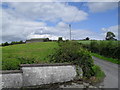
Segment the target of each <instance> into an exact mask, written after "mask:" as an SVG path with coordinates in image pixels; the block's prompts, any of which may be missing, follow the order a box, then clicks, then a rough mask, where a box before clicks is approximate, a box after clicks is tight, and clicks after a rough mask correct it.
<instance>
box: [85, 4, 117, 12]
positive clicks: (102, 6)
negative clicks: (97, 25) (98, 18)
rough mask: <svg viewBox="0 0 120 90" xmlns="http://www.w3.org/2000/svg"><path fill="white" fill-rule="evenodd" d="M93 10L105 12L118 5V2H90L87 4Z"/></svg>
mask: <svg viewBox="0 0 120 90" xmlns="http://www.w3.org/2000/svg"><path fill="white" fill-rule="evenodd" d="M87 6H88V8H89V10H90V11H91V12H94V13H96V12H105V11H107V10H112V9H114V8H116V7H118V3H117V2H89V3H88V4H87Z"/></svg>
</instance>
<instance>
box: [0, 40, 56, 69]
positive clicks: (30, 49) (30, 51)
mask: <svg viewBox="0 0 120 90" xmlns="http://www.w3.org/2000/svg"><path fill="white" fill-rule="evenodd" d="M57 47H58V43H56V42H38V43H27V44H18V45H11V46H6V47H0V48H2V69H3V70H6V69H8V68H9V69H18V67H17V66H18V65H19V64H21V63H23V64H25V63H44V62H47V61H48V60H47V58H46V57H47V56H48V55H49V54H51V53H52V52H53V50H54V48H57ZM14 67H17V68H14Z"/></svg>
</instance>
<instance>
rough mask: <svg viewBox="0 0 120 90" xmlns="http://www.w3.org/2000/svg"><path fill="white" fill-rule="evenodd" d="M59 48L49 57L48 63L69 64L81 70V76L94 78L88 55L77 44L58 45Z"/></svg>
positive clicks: (91, 62) (64, 43) (91, 61)
mask: <svg viewBox="0 0 120 90" xmlns="http://www.w3.org/2000/svg"><path fill="white" fill-rule="evenodd" d="M59 46H60V47H59V48H58V49H56V51H55V52H54V53H53V54H52V55H50V62H54V63H65V62H67V63H71V64H75V65H79V66H80V67H81V68H82V70H83V76H85V77H87V78H90V77H91V76H94V71H93V69H92V66H93V65H94V63H93V60H92V57H91V55H90V53H89V52H88V51H87V50H85V49H83V48H82V47H81V46H80V45H79V44H78V43H77V42H62V43H59Z"/></svg>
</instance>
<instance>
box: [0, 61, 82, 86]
mask: <svg viewBox="0 0 120 90" xmlns="http://www.w3.org/2000/svg"><path fill="white" fill-rule="evenodd" d="M81 73H82V71H81ZM76 76H77V72H76V66H75V65H72V64H62V63H57V64H31V65H29V64H22V65H21V70H6V71H0V78H2V84H1V85H2V88H22V87H29V86H30V87H31V86H41V85H46V84H53V83H61V82H67V81H71V80H74V79H75V78H76Z"/></svg>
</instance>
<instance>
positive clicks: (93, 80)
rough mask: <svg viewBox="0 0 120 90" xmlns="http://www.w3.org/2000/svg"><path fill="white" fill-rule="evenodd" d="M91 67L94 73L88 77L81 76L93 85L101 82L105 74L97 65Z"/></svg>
mask: <svg viewBox="0 0 120 90" xmlns="http://www.w3.org/2000/svg"><path fill="white" fill-rule="evenodd" d="M92 68H93V71H94V72H95V75H94V76H92V77H91V78H89V79H88V78H86V77H83V81H85V82H87V83H90V84H93V85H95V84H97V83H100V82H102V81H103V80H104V78H105V76H106V75H105V73H104V72H103V71H102V70H101V68H100V67H99V66H98V65H94V66H93V67H92Z"/></svg>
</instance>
